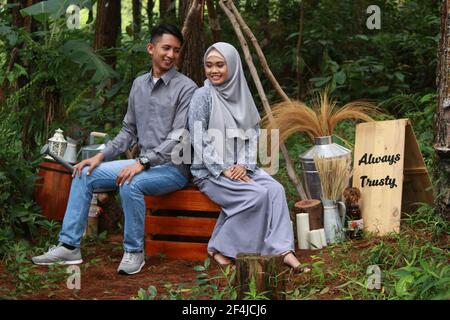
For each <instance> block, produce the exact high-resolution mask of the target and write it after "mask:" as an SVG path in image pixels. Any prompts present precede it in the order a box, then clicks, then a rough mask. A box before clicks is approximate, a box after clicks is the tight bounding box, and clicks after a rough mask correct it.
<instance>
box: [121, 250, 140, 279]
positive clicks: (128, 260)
mask: <svg viewBox="0 0 450 320" xmlns="http://www.w3.org/2000/svg"><path fill="white" fill-rule="evenodd" d="M144 264H145V257H144V253H143V252H126V251H125V252H124V254H123V258H122V261H121V262H120V265H119V268H117V273H119V274H136V273H138V272H139V271H141V269H142V267H143V266H144Z"/></svg>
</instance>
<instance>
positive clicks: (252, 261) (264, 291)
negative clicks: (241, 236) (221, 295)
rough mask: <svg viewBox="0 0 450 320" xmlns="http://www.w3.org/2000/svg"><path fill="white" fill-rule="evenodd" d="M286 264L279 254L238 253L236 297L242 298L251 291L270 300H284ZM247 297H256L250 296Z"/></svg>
mask: <svg viewBox="0 0 450 320" xmlns="http://www.w3.org/2000/svg"><path fill="white" fill-rule="evenodd" d="M284 269H286V266H285V265H284V263H283V258H282V257H281V256H261V255H259V254H249V253H247V254H238V256H237V258H236V281H237V284H236V286H237V288H238V294H237V298H238V299H239V300H242V299H244V298H245V297H246V295H248V293H249V292H252V290H251V287H253V286H254V289H255V290H254V291H253V292H254V294H253V295H255V294H258V295H259V296H264V297H266V298H268V299H270V300H284V299H285V298H286V295H285V294H284V292H285V291H286V272H284ZM249 298H256V297H255V296H251V297H249Z"/></svg>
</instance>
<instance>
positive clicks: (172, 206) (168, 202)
mask: <svg viewBox="0 0 450 320" xmlns="http://www.w3.org/2000/svg"><path fill="white" fill-rule="evenodd" d="M145 205H146V207H147V208H148V209H152V210H157V209H166V210H187V211H211V212H220V207H219V206H218V205H217V204H215V203H214V202H212V201H211V200H210V199H209V198H208V197H207V196H206V195H205V194H203V193H202V192H200V191H199V190H198V189H197V188H194V187H190V188H186V189H182V190H178V191H175V192H172V193H169V194H166V195H160V196H145Z"/></svg>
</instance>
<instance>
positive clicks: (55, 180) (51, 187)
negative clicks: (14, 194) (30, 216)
mask: <svg viewBox="0 0 450 320" xmlns="http://www.w3.org/2000/svg"><path fill="white" fill-rule="evenodd" d="M38 175H39V179H38V180H37V181H36V186H35V190H34V199H35V200H36V202H37V203H38V204H39V205H40V207H41V208H42V211H43V214H44V215H45V216H46V217H47V218H49V219H53V220H58V221H62V220H63V218H64V213H65V212H66V207H67V201H68V200H69V193H70V186H71V184H72V174H71V173H70V171H69V170H67V169H66V168H64V167H63V166H62V165H60V164H59V163H56V162H54V161H52V160H45V161H43V162H42V163H41V164H40V165H39V172H38Z"/></svg>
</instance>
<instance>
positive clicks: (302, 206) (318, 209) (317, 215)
mask: <svg viewBox="0 0 450 320" xmlns="http://www.w3.org/2000/svg"><path fill="white" fill-rule="evenodd" d="M294 212H295V213H308V214H309V229H310V230H317V229H322V228H323V211H322V203H321V202H320V200H316V199H311V200H302V201H298V202H296V203H295V205H294Z"/></svg>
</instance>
